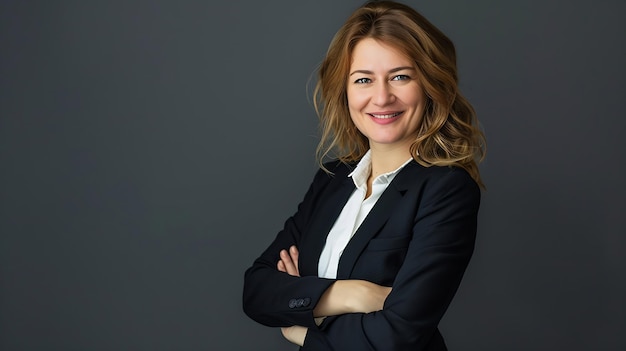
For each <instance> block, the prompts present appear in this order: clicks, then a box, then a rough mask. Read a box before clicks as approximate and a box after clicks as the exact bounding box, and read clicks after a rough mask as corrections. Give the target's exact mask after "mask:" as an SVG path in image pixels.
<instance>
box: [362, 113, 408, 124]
mask: <svg viewBox="0 0 626 351" xmlns="http://www.w3.org/2000/svg"><path fill="white" fill-rule="evenodd" d="M403 114H404V111H380V112H370V113H367V115H368V116H370V118H371V119H372V121H374V123H377V124H389V123H393V122H395V121H397V120H398V119H399V118H400V117H402V115H403Z"/></svg>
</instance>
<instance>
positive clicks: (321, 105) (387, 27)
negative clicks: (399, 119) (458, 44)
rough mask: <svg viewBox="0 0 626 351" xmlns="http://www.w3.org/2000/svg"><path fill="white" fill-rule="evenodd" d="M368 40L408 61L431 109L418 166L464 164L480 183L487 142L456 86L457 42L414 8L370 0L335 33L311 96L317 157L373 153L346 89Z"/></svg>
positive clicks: (416, 152)
mask: <svg viewBox="0 0 626 351" xmlns="http://www.w3.org/2000/svg"><path fill="white" fill-rule="evenodd" d="M364 38H373V39H375V40H378V41H380V42H384V43H385V44H387V45H390V46H392V47H394V48H396V49H398V50H399V51H400V52H402V53H404V54H406V55H407V57H408V58H410V59H411V60H412V61H413V63H414V65H415V68H416V69H417V72H418V80H419V83H420V84H421V86H422V89H423V90H424V93H425V95H426V99H427V102H426V107H425V109H424V115H423V116H422V119H421V122H420V126H419V128H418V131H417V134H416V135H415V141H414V142H413V143H412V145H411V148H410V151H411V154H412V155H413V159H415V161H416V162H418V163H419V164H421V165H423V166H426V167H429V166H458V167H462V168H464V169H465V170H467V172H468V173H469V174H470V175H471V176H472V178H473V179H474V180H475V181H476V182H477V183H478V184H480V185H481V186H482V185H483V184H482V181H481V179H480V173H479V170H478V162H480V161H481V160H482V159H483V157H484V153H485V137H484V134H483V133H482V132H481V131H480V130H479V129H478V120H477V118H476V113H475V111H474V108H473V107H472V105H471V104H470V103H469V102H468V101H467V100H466V99H465V98H464V97H463V96H462V95H461V93H460V92H459V87H458V76H457V67H456V52H455V49H454V44H453V43H452V41H451V40H450V39H448V37H446V36H445V35H444V34H443V33H442V32H441V31H440V30H439V29H437V28H436V27H435V26H434V25H433V24H431V23H430V22H429V21H428V20H427V19H426V18H424V17H423V16H422V15H420V14H419V13H418V12H417V11H415V10H414V9H412V8H410V7H409V6H406V5H403V4H400V3H396V2H393V1H370V2H367V3H365V4H364V5H363V6H361V7H360V8H358V9H357V10H356V11H355V12H354V13H353V14H352V15H351V16H350V18H348V20H347V21H346V23H345V24H344V25H343V26H342V27H341V28H340V29H339V31H338V32H337V33H336V34H335V37H334V38H333V40H332V42H331V44H330V46H329V48H328V52H327V53H326V57H325V58H324V60H323V61H322V63H321V65H320V68H319V71H318V82H317V84H316V86H315V91H314V93H313V101H314V104H315V109H316V111H317V114H318V116H319V118H320V128H321V140H320V142H319V144H318V147H317V158H318V162H319V163H320V165H322V168H323V161H324V159H327V158H329V157H331V158H337V159H339V160H340V161H342V162H345V163H352V162H356V161H358V160H359V159H361V157H363V155H364V154H365V153H366V152H367V150H368V149H369V142H368V140H367V138H366V137H365V136H364V135H363V134H361V132H360V131H359V130H358V129H357V128H356V126H355V125H354V123H353V122H352V120H351V119H350V112H349V110H348V98H347V93H346V89H347V84H348V75H349V70H350V65H351V63H352V52H353V50H354V47H355V46H356V44H357V43H358V42H359V41H361V40H362V39H364Z"/></svg>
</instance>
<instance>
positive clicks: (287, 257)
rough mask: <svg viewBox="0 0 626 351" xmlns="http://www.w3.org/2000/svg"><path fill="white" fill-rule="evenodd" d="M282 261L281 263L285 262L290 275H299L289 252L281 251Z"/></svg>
mask: <svg viewBox="0 0 626 351" xmlns="http://www.w3.org/2000/svg"><path fill="white" fill-rule="evenodd" d="M280 259H281V261H283V264H284V265H285V270H286V271H287V273H288V274H289V275H294V276H297V275H298V270H297V269H296V266H295V265H294V264H293V261H292V260H291V256H290V255H289V253H288V252H287V250H281V251H280Z"/></svg>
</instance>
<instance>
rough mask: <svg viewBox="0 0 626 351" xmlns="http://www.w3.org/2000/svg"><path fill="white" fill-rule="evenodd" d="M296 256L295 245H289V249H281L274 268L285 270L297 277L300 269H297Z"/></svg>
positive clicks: (297, 254) (297, 253)
mask: <svg viewBox="0 0 626 351" xmlns="http://www.w3.org/2000/svg"><path fill="white" fill-rule="evenodd" d="M298 256H299V252H298V248H297V247H296V246H295V245H293V246H291V247H290V248H289V251H287V250H281V251H280V260H278V263H277V264H276V268H277V269H278V270H279V271H281V272H285V273H287V274H289V275H292V276H294V277H299V276H300V271H299V270H298Z"/></svg>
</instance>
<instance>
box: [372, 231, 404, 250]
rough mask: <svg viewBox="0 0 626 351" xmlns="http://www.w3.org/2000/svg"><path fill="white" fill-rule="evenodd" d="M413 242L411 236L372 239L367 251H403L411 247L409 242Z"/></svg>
mask: <svg viewBox="0 0 626 351" xmlns="http://www.w3.org/2000/svg"><path fill="white" fill-rule="evenodd" d="M410 241H411V236H410V235H406V236H398V237H391V238H375V239H371V240H370V242H369V244H367V248H366V249H365V250H367V251H386V250H396V249H402V248H406V247H408V246H409V242H410Z"/></svg>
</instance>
